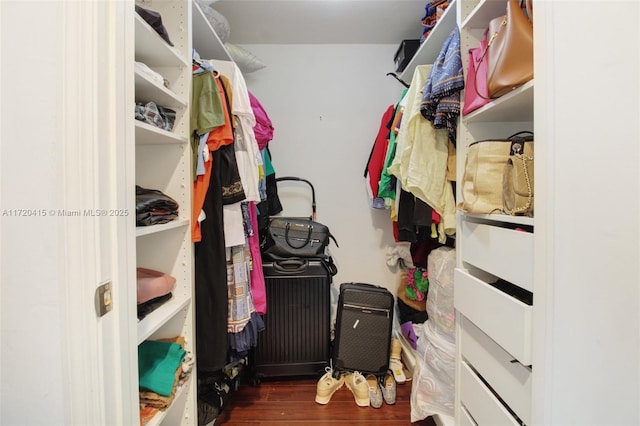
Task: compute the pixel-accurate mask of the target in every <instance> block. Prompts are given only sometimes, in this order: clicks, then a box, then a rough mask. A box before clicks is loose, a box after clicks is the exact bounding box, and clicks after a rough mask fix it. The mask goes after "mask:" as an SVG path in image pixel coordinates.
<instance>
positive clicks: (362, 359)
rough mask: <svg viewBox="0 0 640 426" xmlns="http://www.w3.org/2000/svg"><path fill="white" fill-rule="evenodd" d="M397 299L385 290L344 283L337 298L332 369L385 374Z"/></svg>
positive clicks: (365, 285) (370, 285)
mask: <svg viewBox="0 0 640 426" xmlns="http://www.w3.org/2000/svg"><path fill="white" fill-rule="evenodd" d="M394 304H395V299H394V297H393V295H392V294H391V293H390V292H389V290H387V289H386V288H384V287H379V286H375V285H372V284H365V283H343V284H341V285H340V295H339V296H338V311H337V315H336V328H335V332H336V336H335V341H334V348H333V356H332V361H333V367H334V368H335V369H336V370H338V371H359V372H361V373H371V374H375V375H382V374H384V373H386V372H387V370H388V369H389V355H390V346H391V327H392V323H393V307H394Z"/></svg>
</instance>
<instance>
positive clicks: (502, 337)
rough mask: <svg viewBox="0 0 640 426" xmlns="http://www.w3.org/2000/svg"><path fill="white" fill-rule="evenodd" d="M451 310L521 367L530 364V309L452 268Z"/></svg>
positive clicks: (463, 272) (460, 270)
mask: <svg viewBox="0 0 640 426" xmlns="http://www.w3.org/2000/svg"><path fill="white" fill-rule="evenodd" d="M454 285H455V292H454V304H455V308H456V309H457V310H458V311H459V312H460V313H462V314H463V315H464V316H465V317H467V318H468V319H470V320H471V321H472V322H473V323H474V324H475V325H477V326H478V327H479V328H480V329H481V330H482V331H483V332H484V333H486V334H487V335H488V336H489V337H490V338H491V339H493V340H495V342H496V343H498V344H499V345H500V346H502V347H503V348H504V349H505V350H506V351H507V352H509V353H510V354H511V355H512V356H513V357H514V358H516V359H517V360H518V361H520V363H522V364H524V365H531V333H532V327H531V306H529V305H527V304H525V303H522V302H521V301H519V300H517V299H515V298H513V297H511V296H509V295H508V294H506V293H503V292H502V291H500V290H498V289H496V288H494V287H492V286H490V285H489V284H487V283H485V282H484V281H482V280H479V279H478V278H476V277H473V276H471V275H469V274H468V273H467V272H466V271H464V270H462V269H459V268H456V270H455V273H454Z"/></svg>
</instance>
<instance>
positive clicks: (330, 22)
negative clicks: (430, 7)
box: [211, 0, 429, 44]
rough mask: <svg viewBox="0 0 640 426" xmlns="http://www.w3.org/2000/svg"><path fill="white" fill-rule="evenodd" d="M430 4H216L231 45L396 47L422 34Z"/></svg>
mask: <svg viewBox="0 0 640 426" xmlns="http://www.w3.org/2000/svg"><path fill="white" fill-rule="evenodd" d="M428 2H429V0H219V1H215V2H213V4H211V7H213V8H214V9H215V10H217V11H218V12H220V13H222V14H223V15H224V16H225V17H226V18H227V20H228V21H229V26H230V29H231V34H230V36H229V42H230V43H234V44H336V43H337V44H399V43H400V41H402V40H405V39H418V38H420V35H421V33H422V23H421V20H422V17H423V16H424V6H425V3H428Z"/></svg>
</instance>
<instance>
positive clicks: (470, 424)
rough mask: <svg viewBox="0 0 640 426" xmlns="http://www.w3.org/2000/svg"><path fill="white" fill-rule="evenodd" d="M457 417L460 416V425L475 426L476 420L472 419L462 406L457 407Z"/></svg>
mask: <svg viewBox="0 0 640 426" xmlns="http://www.w3.org/2000/svg"><path fill="white" fill-rule="evenodd" d="M458 417H459V418H460V426H476V422H474V421H473V419H472V418H471V415H470V414H469V412H468V411H467V410H466V409H465V408H464V407H462V406H461V407H460V408H459V415H458Z"/></svg>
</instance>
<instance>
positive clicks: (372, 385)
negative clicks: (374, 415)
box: [366, 374, 382, 408]
mask: <svg viewBox="0 0 640 426" xmlns="http://www.w3.org/2000/svg"><path fill="white" fill-rule="evenodd" d="M366 380H367V385H368V386H369V402H370V404H371V406H372V407H373V408H380V407H382V391H381V390H380V385H379V384H378V378H377V377H376V376H374V375H373V374H368V375H367V378H366Z"/></svg>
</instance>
